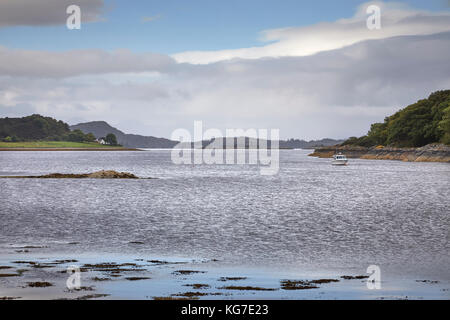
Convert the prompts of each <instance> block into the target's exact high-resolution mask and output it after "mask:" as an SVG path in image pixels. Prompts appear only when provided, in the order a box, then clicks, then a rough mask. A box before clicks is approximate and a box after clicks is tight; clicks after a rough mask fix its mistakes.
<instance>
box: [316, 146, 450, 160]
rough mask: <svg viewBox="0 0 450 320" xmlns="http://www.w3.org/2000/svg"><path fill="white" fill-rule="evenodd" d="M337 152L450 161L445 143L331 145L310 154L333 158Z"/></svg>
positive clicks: (358, 156) (354, 154) (381, 158)
mask: <svg viewBox="0 0 450 320" xmlns="http://www.w3.org/2000/svg"><path fill="white" fill-rule="evenodd" d="M336 152H342V153H343V154H345V155H346V156H347V157H348V158H361V159H376V160H401V161H412V162H449V163H450V146H447V145H443V144H429V145H426V146H423V147H420V148H393V147H381V146H378V147H371V148H366V147H360V146H351V145H346V146H331V147H321V148H317V149H314V152H313V153H311V154H310V156H313V157H319V158H331V157H333V155H334V154H335V153H336Z"/></svg>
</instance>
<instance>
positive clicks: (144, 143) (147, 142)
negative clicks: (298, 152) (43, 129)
mask: <svg viewBox="0 0 450 320" xmlns="http://www.w3.org/2000/svg"><path fill="white" fill-rule="evenodd" d="M70 129H71V130H76V129H78V130H81V131H83V132H84V133H88V132H91V133H92V134H94V136H95V137H97V138H100V137H104V136H106V135H107V134H108V133H113V134H115V136H116V137H117V141H118V142H119V144H121V145H122V146H124V147H129V148H173V147H174V146H176V145H177V144H178V141H173V140H169V139H165V138H155V137H152V136H141V135H136V134H127V133H124V132H122V131H120V130H118V129H116V128H114V127H112V126H111V125H109V124H108V123H107V122H105V121H92V122H86V123H79V124H77V125H74V126H70ZM343 141H344V140H334V139H322V140H312V141H305V140H298V139H290V140H282V141H280V144H279V146H280V148H292V149H295V148H298V149H301V148H314V147H320V146H331V145H335V144H339V143H342V142H343ZM212 142H214V140H209V141H202V145H203V147H205V146H207V145H209V144H210V143H212ZM215 143H217V146H223V145H224V142H223V141H222V139H216V142H215ZM257 143H259V142H257ZM248 145H249V140H248V138H246V146H247V147H248ZM269 146H270V142H269ZM182 147H185V148H190V147H191V144H190V143H186V144H185V145H184V146H182Z"/></svg>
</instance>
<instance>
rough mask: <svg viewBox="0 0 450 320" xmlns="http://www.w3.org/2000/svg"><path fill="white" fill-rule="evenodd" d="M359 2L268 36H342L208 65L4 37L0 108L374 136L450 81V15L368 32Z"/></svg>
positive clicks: (161, 131)
mask: <svg viewBox="0 0 450 320" xmlns="http://www.w3.org/2000/svg"><path fill="white" fill-rule="evenodd" d="M358 12H359V13H357V14H356V15H355V16H354V17H353V18H352V19H350V20H339V21H337V22H335V23H327V24H321V25H320V26H318V25H316V26H311V27H310V29H308V28H306V29H308V30H312V31H311V32H310V33H308V32H306V33H305V30H306V29H305V28H290V29H282V30H278V31H275V30H273V31H271V32H269V33H268V34H267V37H268V38H270V39H280V38H283V39H286V40H282V41H281V40H280V43H281V42H285V44H289V45H287V49H286V50H287V51H288V49H289V50H293V49H294V48H296V46H295V45H294V43H295V41H297V40H298V33H299V30H301V33H302V34H310V35H313V34H316V35H318V34H322V36H324V35H327V36H329V37H330V39H331V38H333V39H334V42H333V43H332V45H331V47H326V48H324V49H320V52H317V53H311V52H314V51H311V52H308V54H305V52H304V51H301V50H304V49H303V47H302V46H300V47H299V48H298V50H300V51H299V52H297V53H295V52H294V51H292V54H286V55H279V54H278V53H277V52H279V51H276V50H275V51H274V52H269V53H264V54H263V56H262V57H259V58H253V57H252V59H244V58H243V57H240V58H239V57H233V59H228V58H221V57H220V55H219V56H217V57H219V58H217V57H216V58H215V59H216V60H217V61H216V62H211V63H204V61H201V62H202V63H200V64H196V63H187V62H186V63H177V62H176V61H175V59H174V58H172V57H169V56H167V55H162V54H157V53H144V54H137V53H134V52H131V51H129V50H119V51H115V52H107V51H104V50H93V49H92V50H72V51H67V52H47V51H29V50H15V49H9V48H4V47H0V116H10V117H12V116H23V115H28V114H31V113H41V114H45V115H49V116H53V117H56V118H58V119H62V120H65V121H68V122H69V123H71V124H75V123H77V122H83V121H92V120H106V121H108V122H110V123H111V124H112V125H115V126H118V127H119V128H120V129H121V130H123V131H125V132H130V133H140V134H147V135H157V136H165V137H170V135H171V133H172V131H173V130H175V129H176V128H180V127H182V128H187V129H191V128H192V125H193V121H194V120H202V121H203V122H204V125H205V126H206V127H210V128H211V127H214V128H218V129H221V130H224V129H226V128H268V129H270V128H279V129H280V134H281V137H282V138H290V137H298V138H306V139H317V138H325V137H333V138H345V137H348V136H355V135H362V134H365V133H366V132H367V129H368V128H369V125H370V124H371V123H373V122H375V121H382V120H383V119H384V117H385V116H387V115H389V114H391V113H393V112H394V111H396V110H398V109H399V108H401V107H404V106H405V105H408V104H410V103H413V102H415V101H417V100H418V99H421V98H424V97H427V96H428V95H429V94H430V93H431V92H433V91H436V90H440V89H448V88H450V59H449V57H450V31H446V30H445V28H444V25H445V23H444V21H447V20H446V19H448V17H447V16H446V15H445V14H434V15H433V18H432V19H431V18H430V17H431V14H430V13H422V12H416V14H412V13H411V12H412V11H411V10H410V9H407V10H405V9H404V8H397V9H396V11H395V10H394V13H395V14H394V13H392V14H391V16H392V17H394V16H395V17H396V19H397V20H398V21H402V22H401V23H400V24H401V26H399V27H398V30H401V29H402V28H403V29H404V33H406V34H405V35H396V34H397V33H399V32H400V31H398V30H397V31H396V32H394V33H392V34H390V36H389V35H385V36H383V37H376V38H368V39H366V36H365V35H364V36H361V37H356V36H355V35H357V34H358V32H356V33H355V31H354V30H353V28H352V27H350V25H351V24H352V23H357V24H359V23H360V22H361V21H360V20H361V18H360V17H359V14H361V12H363V11H361V8H360V9H359V10H358ZM358 19H359V20H358ZM355 21H359V22H355ZM382 21H384V22H382V25H383V26H385V24H386V20H382ZM419 21H421V22H420V23H421V24H422V27H421V28H418V27H417V26H418V25H419V24H420V23H419ZM363 25H364V27H365V22H364V24H363ZM407 25H410V26H411V25H414V26H415V29H413V30H410V29H409V28H406V27H405V26H407ZM446 25H447V26H448V25H450V24H448V22H447V24H446ZM344 29H348V30H347V31H346V32H344V31H343V30H344ZM318 30H320V32H319V31H318ZM333 32H336V33H335V34H333ZM364 32H365V31H364ZM410 33H413V34H410ZM333 35H334V36H333ZM392 35H394V36H392ZM313 38H314V37H313V36H311V37H309V38H308V37H304V39H303V40H302V41H310V42H311V41H313V40H314V39H313ZM360 38H361V39H363V40H361V41H357V40H355V39H360ZM293 39H294V40H293ZM295 39H297V40H295ZM349 39H350V40H351V41H350V40H349ZM291 41H293V42H291ZM317 41H318V44H317V45H316V46H313V45H311V48H312V49H314V50H318V49H317V48H319V47H318V46H319V45H323V46H325V45H329V44H328V42H327V41H324V40H323V38H319V39H318V40H317ZM347 41H350V42H353V41H356V43H353V44H348V43H347ZM280 43H274V44H273V45H280ZM311 43H312V42H311ZM343 43H346V44H343ZM270 46H271V45H270ZM333 47H336V48H334V49H333ZM261 50H267V48H266V49H264V48H261ZM277 50H278V49H277ZM294 53H295V54H294ZM261 54H262V53H261Z"/></svg>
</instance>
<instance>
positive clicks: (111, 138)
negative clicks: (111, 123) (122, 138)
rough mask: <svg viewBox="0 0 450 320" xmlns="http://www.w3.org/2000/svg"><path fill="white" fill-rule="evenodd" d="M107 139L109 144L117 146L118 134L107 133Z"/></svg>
mask: <svg viewBox="0 0 450 320" xmlns="http://www.w3.org/2000/svg"><path fill="white" fill-rule="evenodd" d="M105 141H106V143H107V144H110V145H112V146H116V145H117V138H116V135H115V134H114V133H108V134H107V135H106V138H105Z"/></svg>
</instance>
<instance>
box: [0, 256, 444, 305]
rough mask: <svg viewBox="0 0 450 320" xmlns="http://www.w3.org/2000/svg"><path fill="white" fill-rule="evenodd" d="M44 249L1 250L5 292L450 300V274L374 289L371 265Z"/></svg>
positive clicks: (393, 280)
mask: <svg viewBox="0 0 450 320" xmlns="http://www.w3.org/2000/svg"><path fill="white" fill-rule="evenodd" d="M27 248H29V247H27ZM27 250H31V249H27ZM33 251H34V249H33ZM44 256H45V257H43V255H42V253H40V254H37V252H35V254H32V253H30V254H17V253H15V254H8V253H7V254H6V255H5V254H3V255H1V257H0V274H1V276H0V300H13V299H14V300H16V299H38V300H41V299H44V300H45V299H52V300H53V299H57V300H61V299H62V300H91V299H118V298H119V299H124V298H126V299H139V300H199V299H200V300H203V299H207V300H208V299H227V300H234V299H287V300H297V299H388V300H397V299H401V300H403V299H411V300H416V299H424V298H425V299H428V298H433V299H442V300H447V299H448V297H449V296H448V290H449V285H450V282H449V281H448V280H445V279H443V278H441V277H438V278H436V277H432V278H430V277H425V278H424V277H421V276H418V275H415V276H412V277H409V278H407V279H403V278H401V277H390V278H386V279H384V280H383V281H382V283H383V284H382V288H381V290H368V289H367V285H366V282H367V279H368V277H369V275H368V274H366V273H364V271H365V270H360V271H361V272H359V273H358V272H357V271H356V272H355V270H350V269H347V270H345V271H344V270H340V272H339V271H337V272H332V273H330V272H328V271H327V272H325V273H322V274H320V273H319V274H318V273H309V272H307V271H306V270H301V269H300V270H299V271H298V272H295V273H292V272H290V271H288V270H278V271H274V270H270V269H264V268H259V267H248V266H247V267H246V266H239V265H236V266H229V265H228V266H227V265H226V263H225V264H224V262H225V261H223V260H221V259H219V260H217V259H201V258H200V259H198V258H196V259H194V258H179V257H178V258H177V257H171V258H168V257H158V256H154V255H144V256H142V255H136V256H128V255H126V256H117V255H109V254H106V255H105V254H101V253H100V254H97V255H96V256H95V257H91V256H84V255H77V254H75V255H74V254H73V253H67V254H56V255H55V254H50V255H44ZM38 257H39V258H38ZM68 268H77V269H78V271H79V272H80V287H79V288H78V289H73V290H69V289H68V288H67V286H66V283H67V280H68V278H69V276H70V273H69V272H68V270H69V269H68Z"/></svg>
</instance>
